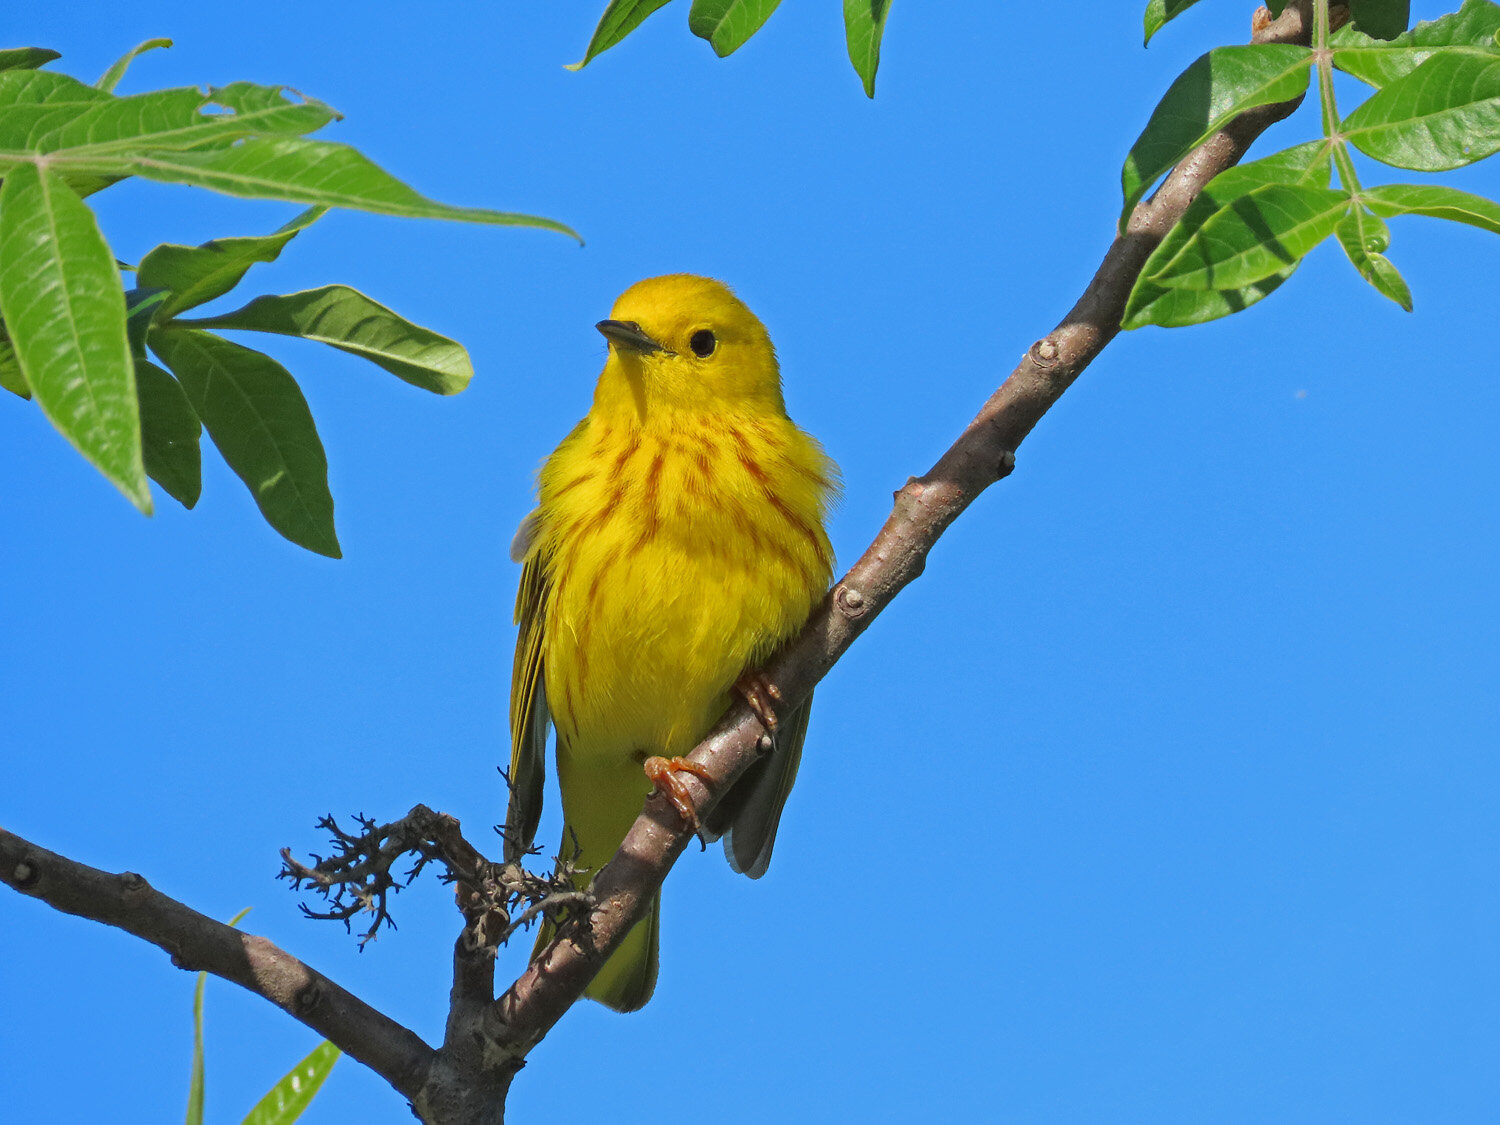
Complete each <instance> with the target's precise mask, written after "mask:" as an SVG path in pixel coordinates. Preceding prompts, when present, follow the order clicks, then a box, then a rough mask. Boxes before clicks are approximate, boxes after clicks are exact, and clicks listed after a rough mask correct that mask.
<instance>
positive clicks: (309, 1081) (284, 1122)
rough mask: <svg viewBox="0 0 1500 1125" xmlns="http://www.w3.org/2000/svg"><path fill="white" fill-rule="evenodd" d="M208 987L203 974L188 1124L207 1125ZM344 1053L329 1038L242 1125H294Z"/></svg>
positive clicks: (196, 1004) (196, 1002) (197, 994)
mask: <svg viewBox="0 0 1500 1125" xmlns="http://www.w3.org/2000/svg"><path fill="white" fill-rule="evenodd" d="M249 913H250V909H249V907H246V908H245V909H244V910H241V911H240V912H239V913H238V914H236V915H235V916H234V917H233V918H231V919H230V920H229V925H231V926H236V925H238V924H239V922H240V919H242V918H244V916H245V915H246V914H249ZM207 984H208V974H207V973H199V974H198V983H197V986H196V987H195V988H194V989H193V1062H192V1069H191V1071H190V1074H189V1079H188V1108H187V1118H186V1123H187V1125H203V1093H204V1081H203V1078H204V1068H203V992H204V988H205V986H206V985H207ZM341 1054H342V1052H341V1051H340V1050H339V1049H338V1048H337V1047H335V1046H334V1045H333V1044H332V1043H330V1042H328V1041H327V1040H326V1039H325V1040H324V1041H323V1042H321V1043H319V1044H318V1045H317V1046H316V1047H314V1048H313V1049H312V1052H311V1053H310V1054H309V1055H308V1056H307V1057H306V1058H304V1059H303V1060H302V1061H301V1062H299V1063H297V1065H296V1066H294V1067H292V1069H291V1070H289V1071H287V1073H286V1074H285V1075H284V1076H283V1077H281V1078H280V1079H279V1080H277V1082H276V1084H275V1085H274V1086H272V1087H271V1088H270V1089H269V1090H267V1091H266V1093H265V1096H264V1097H262V1098H261V1099H260V1101H258V1102H256V1103H255V1107H254V1108H253V1109H251V1110H250V1112H249V1113H247V1114H246V1115H245V1117H244V1119H243V1120H242V1121H241V1122H240V1125H291V1123H292V1122H294V1121H296V1120H297V1118H299V1117H301V1116H302V1113H303V1111H304V1110H306V1109H307V1107H308V1106H309V1105H311V1104H312V1100H313V1098H314V1096H316V1094H317V1092H318V1091H319V1090H320V1089H322V1086H323V1083H324V1081H325V1080H326V1079H327V1078H328V1074H329V1072H330V1071H332V1070H333V1064H334V1063H336V1062H338V1061H339V1056H340V1055H341Z"/></svg>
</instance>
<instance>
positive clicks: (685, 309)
mask: <svg viewBox="0 0 1500 1125" xmlns="http://www.w3.org/2000/svg"><path fill="white" fill-rule="evenodd" d="M598 328H599V331H600V332H602V333H603V334H604V336H605V338H606V339H607V340H608V341H609V358H608V360H606V361H605V364H604V372H603V373H602V374H601V375H600V376H599V387H598V390H597V391H596V392H595V395H594V404H595V409H596V410H600V409H602V410H605V411H608V412H611V413H613V412H616V411H626V410H630V411H634V412H635V413H636V414H637V415H638V416H639V417H640V418H642V419H644V418H645V417H646V416H647V415H649V414H652V413H657V412H662V413H667V412H672V411H693V412H703V411H716V410H717V411H732V412H735V413H759V412H775V413H785V406H784V404H783V401H782V397H781V375H780V372H779V370H778V368H777V366H776V351H775V349H774V348H772V346H771V337H770V336H768V335H767V334H766V329H765V326H764V325H763V324H761V322H760V321H759V320H758V319H757V318H756V316H755V314H754V313H753V312H751V311H750V310H749V309H748V308H746V307H745V303H744V302H743V301H741V300H740V299H739V298H738V297H736V296H735V295H734V294H733V293H732V292H730V290H729V287H728V286H727V285H725V284H723V282H719V281H714V280H712V279H711V278H707V277H697V276H695V275H693V274H686V273H677V274H669V275H667V276H666V277H651V278H647V279H646V280H645V281H639V282H637V283H636V284H634V285H632V286H631V287H630V288H629V289H627V290H625V292H624V293H622V294H621V295H620V299H619V300H617V301H616V302H615V305H614V308H613V309H611V310H610V314H609V319H608V320H601V321H600V322H599V325H598Z"/></svg>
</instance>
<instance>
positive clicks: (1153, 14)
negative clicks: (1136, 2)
mask: <svg viewBox="0 0 1500 1125" xmlns="http://www.w3.org/2000/svg"><path fill="white" fill-rule="evenodd" d="M1197 2H1198V0H1150V2H1149V3H1148V4H1147V5H1146V18H1145V21H1144V22H1145V25H1146V38H1145V42H1146V43H1150V42H1151V37H1152V36H1153V35H1155V34H1156V33H1157V32H1158V31H1160V30H1161V29H1162V28H1163V27H1165V26H1166V25H1167V22H1168V21H1169V20H1174V19H1176V18H1177V17H1178V16H1180V15H1182V13H1183V12H1185V11H1187V10H1188V9H1189V8H1191V7H1192V6H1193V5H1194V4H1196V3H1197Z"/></svg>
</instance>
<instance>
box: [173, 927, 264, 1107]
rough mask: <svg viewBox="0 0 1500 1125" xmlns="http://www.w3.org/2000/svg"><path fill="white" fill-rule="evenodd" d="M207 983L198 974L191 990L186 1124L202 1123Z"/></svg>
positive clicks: (205, 977)
mask: <svg viewBox="0 0 1500 1125" xmlns="http://www.w3.org/2000/svg"><path fill="white" fill-rule="evenodd" d="M249 913H250V908H249V907H248V906H247V907H245V909H244V910H241V911H240V912H239V913H238V914H236V915H235V916H234V917H233V918H231V919H230V920H229V924H230V925H231V926H233V925H235V924H236V923H237V922H239V920H240V919H241V918H243V917H244V916H245V915H246V914H249ZM207 983H208V974H207V973H199V974H198V987H197V988H196V989H194V991H193V1075H192V1081H191V1083H190V1085H189V1087H188V1111H187V1123H188V1125H203V986H204V985H206V984H207Z"/></svg>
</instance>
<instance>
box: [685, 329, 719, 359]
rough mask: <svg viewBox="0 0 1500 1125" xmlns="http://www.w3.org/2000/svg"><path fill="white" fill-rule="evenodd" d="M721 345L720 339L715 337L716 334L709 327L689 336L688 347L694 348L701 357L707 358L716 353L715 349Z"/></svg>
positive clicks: (695, 352)
mask: <svg viewBox="0 0 1500 1125" xmlns="http://www.w3.org/2000/svg"><path fill="white" fill-rule="evenodd" d="M718 346H719V341H718V340H716V339H714V334H713V333H712V332H710V331H709V330H708V329H707V328H700V329H698V331H696V332H694V333H693V334H692V336H690V337H689V338H688V347H690V348H692V349H693V354H694V355H695V356H697V357H698V358H699V359H707V358H708V357H709V356H711V355H713V354H714V349H715V348H716V347H718Z"/></svg>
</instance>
